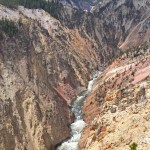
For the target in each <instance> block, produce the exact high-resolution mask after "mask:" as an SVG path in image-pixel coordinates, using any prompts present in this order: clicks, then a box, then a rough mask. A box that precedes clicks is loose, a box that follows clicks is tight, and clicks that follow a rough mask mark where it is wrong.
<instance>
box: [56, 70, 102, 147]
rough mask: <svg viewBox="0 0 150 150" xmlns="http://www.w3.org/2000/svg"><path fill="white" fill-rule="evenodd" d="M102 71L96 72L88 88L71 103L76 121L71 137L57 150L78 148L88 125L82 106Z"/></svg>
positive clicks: (72, 125)
mask: <svg viewBox="0 0 150 150" xmlns="http://www.w3.org/2000/svg"><path fill="white" fill-rule="evenodd" d="M99 74H100V72H96V73H95V74H94V76H93V79H92V80H91V81H89V83H88V88H87V90H86V91H85V92H83V93H82V94H81V95H79V96H77V98H76V99H75V100H74V102H73V103H72V104H71V106H72V112H73V113H74V115H75V121H74V122H73V123H72V124H71V126H70V128H71V138H70V139H69V140H67V141H65V142H64V143H62V144H61V146H59V147H58V148H57V150H78V143H79V140H80V137H81V133H82V130H83V129H84V127H85V126H86V123H85V122H84V121H83V117H82V111H81V107H82V104H83V101H84V99H85V97H86V96H87V95H88V94H89V93H90V92H91V90H92V86H93V84H94V82H95V81H96V79H97V78H98V76H99Z"/></svg>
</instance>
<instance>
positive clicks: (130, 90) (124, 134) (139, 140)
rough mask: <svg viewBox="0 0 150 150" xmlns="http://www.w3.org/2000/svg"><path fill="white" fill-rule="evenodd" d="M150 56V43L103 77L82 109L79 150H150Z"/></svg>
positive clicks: (117, 62)
mask: <svg viewBox="0 0 150 150" xmlns="http://www.w3.org/2000/svg"><path fill="white" fill-rule="evenodd" d="M149 52H150V43H149V42H146V43H144V44H142V45H141V46H139V47H138V46H137V47H135V48H133V49H130V50H129V51H127V52H126V53H124V54H123V55H122V56H120V57H119V58H118V59H117V60H115V61H114V62H113V63H112V64H111V65H110V66H108V68H107V69H106V70H105V71H104V72H103V73H102V74H101V76H100V77H99V79H98V81H97V83H96V84H95V85H94V87H93V91H92V92H91V94H90V95H89V96H88V97H87V98H86V100H85V103H84V106H83V113H84V119H85V121H86V123H87V124H88V126H87V127H86V128H85V130H84V132H83V134H82V138H81V140H80V149H83V150H99V149H102V150H104V149H108V150H109V149H110V150H116V149H119V150H122V149H130V146H132V144H133V143H136V144H137V146H138V149H141V150H147V149H148V147H149V146H150V145H149V136H150V133H149V129H150V128H149V126H148V122H149V107H150V97H149V91H150V82H149V76H150V72H149V63H150V53H149Z"/></svg>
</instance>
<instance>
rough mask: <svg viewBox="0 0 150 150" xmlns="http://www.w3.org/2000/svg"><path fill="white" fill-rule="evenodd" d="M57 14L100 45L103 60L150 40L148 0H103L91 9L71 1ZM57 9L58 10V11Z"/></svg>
mask: <svg viewBox="0 0 150 150" xmlns="http://www.w3.org/2000/svg"><path fill="white" fill-rule="evenodd" d="M59 11H60V12H59V13H60V14H61V16H60V15H58V16H57V15H56V17H57V18H58V19H59V20H60V22H61V23H62V24H64V25H66V26H68V27H69V28H71V29H74V28H77V29H78V30H79V31H80V33H81V35H82V36H83V37H86V38H88V39H92V40H93V41H94V43H93V46H95V47H96V44H97V45H98V48H99V50H98V54H99V56H100V59H101V62H102V63H107V62H108V61H110V62H111V61H112V58H114V57H116V56H118V54H119V53H120V51H119V49H123V50H125V49H128V48H129V47H132V46H136V45H140V44H142V43H143V42H144V41H147V40H149V36H148V35H149V28H150V26H149V17H150V16H149V15H150V2H149V1H148V0H139V1H137V0H118V1H112V0H107V1H101V2H99V3H98V4H97V5H96V6H94V7H93V8H92V10H91V12H85V11H83V10H81V9H79V8H74V7H71V6H70V5H65V6H62V7H61V9H60V10H59ZM59 13H58V14H59Z"/></svg>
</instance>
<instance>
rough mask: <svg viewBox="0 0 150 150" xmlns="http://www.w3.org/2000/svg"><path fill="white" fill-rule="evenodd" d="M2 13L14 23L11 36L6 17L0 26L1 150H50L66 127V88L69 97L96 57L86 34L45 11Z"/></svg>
mask: <svg viewBox="0 0 150 150" xmlns="http://www.w3.org/2000/svg"><path fill="white" fill-rule="evenodd" d="M0 18H3V21H2V24H3V22H4V21H5V23H7V19H11V20H13V22H14V24H15V26H16V28H17V30H16V33H15V34H14V35H13V36H9V33H11V32H12V31H13V30H12V28H11V26H10V23H9V22H8V23H7V24H6V28H4V26H2V28H0V33H1V35H2V37H1V40H0V47H1V48H0V115H1V120H0V134H1V135H2V136H1V137H0V149H3V150H9V149H10V150H12V149H18V150H21V149H32V150H34V149H35V150H37V149H39V150H42V149H43V150H44V149H51V150H52V149H54V147H55V146H56V145H57V144H58V143H60V142H61V141H63V140H65V139H66V138H67V137H68V136H69V131H70V129H69V124H70V122H71V118H72V117H71V113H70V111H69V109H68V107H67V102H66V101H65V97H66V94H65V93H63V92H62V91H63V89H64V87H68V88H69V89H71V90H69V89H68V93H67V94H69V93H70V97H69V100H71V99H72V98H73V97H74V96H75V94H76V93H79V92H80V91H81V90H82V87H84V86H85V85H86V83H87V81H88V79H89V78H90V74H91V73H92V71H93V69H94V68H96V67H97V65H98V64H100V62H99V58H98V56H97V54H96V51H95V50H94V48H92V43H91V42H90V41H88V39H83V38H82V37H81V36H80V34H79V33H78V31H77V30H69V29H67V28H65V27H63V26H61V24H60V22H59V21H57V20H56V19H54V18H53V17H51V16H50V15H49V14H48V13H46V12H45V11H43V10H39V9H35V10H30V9H25V8H23V7H19V8H18V10H15V9H13V10H11V9H8V8H6V7H4V6H2V5H1V6H0ZM3 28H4V29H7V28H8V29H10V30H3ZM95 60H98V61H95ZM60 85H63V86H60ZM58 86H59V90H58V93H59V94H60V93H61V92H62V93H61V94H63V96H62V97H60V95H59V94H58V93H57V92H56V91H55V90H54V88H56V87H58ZM72 93H74V94H72Z"/></svg>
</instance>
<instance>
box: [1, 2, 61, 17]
mask: <svg viewBox="0 0 150 150" xmlns="http://www.w3.org/2000/svg"><path fill="white" fill-rule="evenodd" d="M0 4H2V5H5V6H7V7H10V8H15V7H17V6H18V5H23V6H24V7H26V8H33V9H37V8H39V9H43V10H45V11H47V12H49V13H50V14H51V15H52V16H53V17H56V18H58V17H59V16H58V11H59V10H60V8H62V4H60V3H59V2H58V1H57V2H56V1H54V0H51V2H50V1H49V0H48V1H46V0H0Z"/></svg>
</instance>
